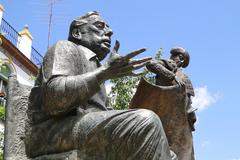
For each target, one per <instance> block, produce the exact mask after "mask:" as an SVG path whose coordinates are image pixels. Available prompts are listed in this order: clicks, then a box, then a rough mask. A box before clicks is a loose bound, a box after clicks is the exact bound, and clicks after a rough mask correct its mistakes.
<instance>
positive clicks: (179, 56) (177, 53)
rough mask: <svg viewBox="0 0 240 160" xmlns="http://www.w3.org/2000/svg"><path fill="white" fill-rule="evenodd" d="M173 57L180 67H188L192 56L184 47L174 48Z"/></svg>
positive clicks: (172, 50)
mask: <svg viewBox="0 0 240 160" xmlns="http://www.w3.org/2000/svg"><path fill="white" fill-rule="evenodd" d="M170 53H171V57H170V58H171V59H172V60H174V61H175V62H176V64H177V66H178V67H183V68H186V67H187V66H188V64H189V61H190V56H189V54H188V52H187V51H186V50H185V49H184V48H182V47H176V48H172V49H171V51H170Z"/></svg>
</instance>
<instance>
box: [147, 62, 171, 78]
mask: <svg viewBox="0 0 240 160" xmlns="http://www.w3.org/2000/svg"><path fill="white" fill-rule="evenodd" d="M146 67H147V69H148V70H149V71H150V72H153V73H155V74H157V75H159V76H160V77H162V76H163V77H165V78H167V79H169V81H172V80H173V79H174V77H175V74H174V73H173V72H172V71H170V70H169V69H167V68H166V67H165V64H164V62H163V61H162V60H160V61H156V60H152V61H151V62H150V63H149V64H147V66H146Z"/></svg>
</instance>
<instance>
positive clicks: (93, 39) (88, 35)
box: [68, 11, 113, 60]
mask: <svg viewBox="0 0 240 160" xmlns="http://www.w3.org/2000/svg"><path fill="white" fill-rule="evenodd" d="M112 34H113V32H112V30H111V29H110V28H109V26H108V25H107V24H106V22H104V20H103V19H102V18H101V17H100V15H99V14H98V13H97V12H96V11H93V12H88V13H87V14H86V15H84V16H80V17H77V18H76V19H75V20H74V21H73V22H72V23H71V25H70V29H69V36H68V40H69V41H72V42H74V43H76V44H80V45H83V46H85V47H87V48H88V49H90V50H92V51H93V52H94V53H96V55H97V57H98V58H99V60H103V59H104V58H105V57H106V55H107V54H108V52H109V51H110V47H111V36H112Z"/></svg>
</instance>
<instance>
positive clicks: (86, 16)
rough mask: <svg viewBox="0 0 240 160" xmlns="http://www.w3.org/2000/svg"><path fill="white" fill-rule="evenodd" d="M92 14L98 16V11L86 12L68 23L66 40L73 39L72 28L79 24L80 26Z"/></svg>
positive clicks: (86, 21)
mask: <svg viewBox="0 0 240 160" xmlns="http://www.w3.org/2000/svg"><path fill="white" fill-rule="evenodd" d="M94 15H97V16H99V13H98V12H97V11H91V12H88V13H86V14H85V15H82V16H79V17H76V18H75V19H74V20H73V21H72V23H71V24H70V27H69V35H68V40H70V41H73V40H74V37H72V31H73V29H74V28H76V27H79V26H81V25H83V24H86V23H88V21H89V20H90V19H89V18H90V17H91V16H94Z"/></svg>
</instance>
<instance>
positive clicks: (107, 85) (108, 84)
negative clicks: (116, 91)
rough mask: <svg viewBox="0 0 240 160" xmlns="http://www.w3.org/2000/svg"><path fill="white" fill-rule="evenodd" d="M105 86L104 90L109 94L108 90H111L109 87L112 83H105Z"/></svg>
mask: <svg viewBox="0 0 240 160" xmlns="http://www.w3.org/2000/svg"><path fill="white" fill-rule="evenodd" d="M105 87H106V92H107V94H109V93H110V91H111V88H112V83H107V84H106V85H105Z"/></svg>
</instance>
